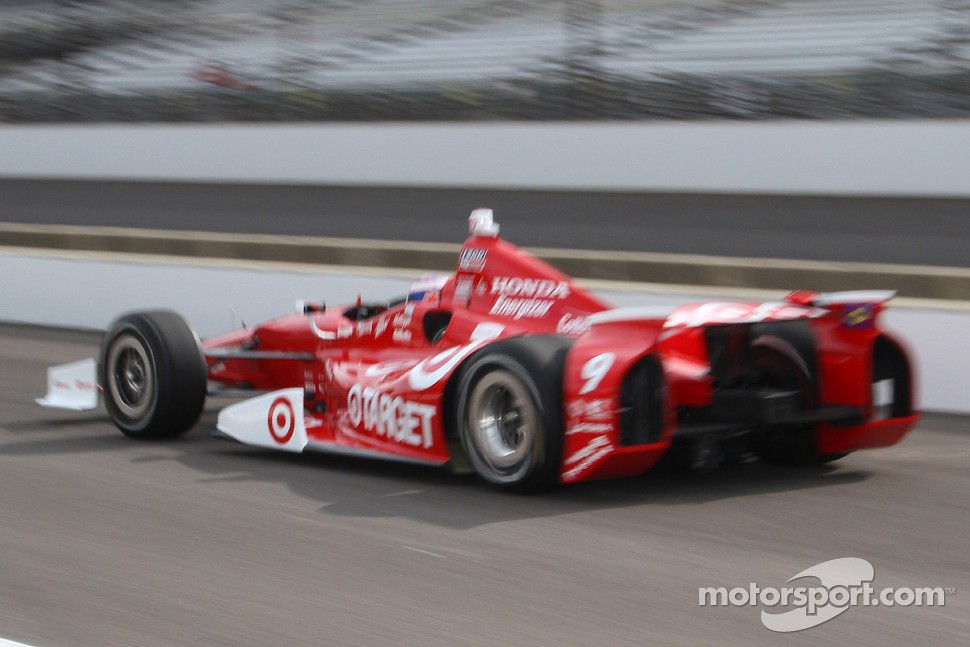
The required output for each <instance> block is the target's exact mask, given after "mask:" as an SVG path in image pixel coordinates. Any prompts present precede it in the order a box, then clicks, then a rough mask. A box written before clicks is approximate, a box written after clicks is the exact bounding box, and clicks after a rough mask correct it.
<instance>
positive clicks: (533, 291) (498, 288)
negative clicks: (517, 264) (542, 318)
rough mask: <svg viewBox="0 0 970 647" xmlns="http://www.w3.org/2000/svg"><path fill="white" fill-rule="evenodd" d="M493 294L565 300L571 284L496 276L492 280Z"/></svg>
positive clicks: (549, 280)
mask: <svg viewBox="0 0 970 647" xmlns="http://www.w3.org/2000/svg"><path fill="white" fill-rule="evenodd" d="M492 294H501V295H502V296H509V297H535V298H538V299H565V298H566V297H568V296H569V282H568V281H553V280H551V279H524V278H520V277H512V278H510V277H507V276H496V277H495V278H493V279H492Z"/></svg>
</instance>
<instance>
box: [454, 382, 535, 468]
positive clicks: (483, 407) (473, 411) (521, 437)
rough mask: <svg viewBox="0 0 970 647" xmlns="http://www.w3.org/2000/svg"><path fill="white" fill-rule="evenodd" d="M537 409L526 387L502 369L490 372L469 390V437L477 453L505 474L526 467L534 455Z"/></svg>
mask: <svg viewBox="0 0 970 647" xmlns="http://www.w3.org/2000/svg"><path fill="white" fill-rule="evenodd" d="M538 421H539V415H538V411H537V410H536V406H535V404H534V402H533V399H532V396H531V394H530V393H529V391H528V389H526V387H525V386H524V385H523V384H522V383H521V382H520V381H519V380H517V379H515V378H514V377H513V376H511V375H509V374H508V373H506V372H504V371H499V370H496V371H492V372H491V373H488V374H487V375H485V376H484V377H482V378H481V379H480V380H479V381H478V383H477V384H476V385H475V387H474V389H472V393H471V396H470V402H469V407H468V429H469V432H470V433H469V436H470V438H471V440H472V443H473V444H474V447H475V450H476V453H477V454H478V455H479V456H480V457H481V458H482V460H484V461H485V463H487V464H488V466H489V467H490V468H492V470H494V471H495V472H496V473H498V474H500V475H503V476H506V475H510V474H514V473H516V472H517V471H519V470H520V469H521V468H522V467H523V466H528V464H529V463H530V461H531V460H532V457H533V456H534V449H535V444H536V439H537V436H538V434H537V432H536V425H537V424H538Z"/></svg>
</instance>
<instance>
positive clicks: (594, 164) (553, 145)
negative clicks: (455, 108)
mask: <svg viewBox="0 0 970 647" xmlns="http://www.w3.org/2000/svg"><path fill="white" fill-rule="evenodd" d="M967 168H970V120H935V121H853V122H813V121H772V122H644V123H639V122H592V123H516V122H512V123H509V122H499V123H442V124H420V123H418V124H414V123H410V124H400V123H383V124H275V125H243V124H218V125H212V124H189V125H186V124H177V125H158V124H154V125H84V126H76V125H70V126H61V125H54V126H51V125H39V126H20V125H16V126H14V125H0V177H11V178H57V179H122V180H124V179H132V180H134V179H137V180H159V181H167V180H171V181H176V180H177V181H205V182H245V183H284V184H286V183H297V184H300V183H309V184H340V185H367V186H393V185H411V186H427V187H496V188H531V189H570V190H602V191H644V192H650V191H677V192H713V193H760V194H801V195H858V196H935V197H944V196H946V197H968V196H970V182H967V181H966V169H967Z"/></svg>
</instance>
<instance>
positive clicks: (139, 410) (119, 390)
mask: <svg viewBox="0 0 970 647" xmlns="http://www.w3.org/2000/svg"><path fill="white" fill-rule="evenodd" d="M107 369H108V370H107V375H108V391H109V393H110V395H111V400H112V402H114V404H115V405H116V406H117V407H118V409H119V410H120V411H121V413H122V414H124V416H125V417H127V418H131V419H139V418H141V417H142V416H144V415H145V413H146V412H147V411H148V409H149V407H150V406H151V404H152V400H153V399H154V397H155V375H154V371H153V369H152V362H151V359H150V357H149V354H148V350H147V349H146V348H145V345H144V344H143V343H142V342H141V341H140V340H139V339H137V338H136V337H134V336H132V335H122V336H119V337H118V338H117V339H115V341H114V343H113V344H112V345H111V349H110V350H109V351H108V361H107Z"/></svg>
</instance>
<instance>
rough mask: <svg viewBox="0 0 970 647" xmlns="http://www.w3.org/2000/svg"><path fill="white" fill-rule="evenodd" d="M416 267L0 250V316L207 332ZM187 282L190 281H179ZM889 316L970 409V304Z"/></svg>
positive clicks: (339, 297)
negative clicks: (169, 320)
mask: <svg viewBox="0 0 970 647" xmlns="http://www.w3.org/2000/svg"><path fill="white" fill-rule="evenodd" d="M419 274H420V272H417V271H415V272H403V271H396V272H395V271H391V270H372V271H369V272H367V271H365V270H363V269H361V268H343V269H341V268H332V269H327V268H320V267H311V266H306V267H303V266H285V267H284V266H272V265H270V264H259V263H252V262H246V263H245V265H242V264H233V263H230V262H216V261H207V260H204V259H193V260H191V261H187V260H185V259H182V260H175V259H171V258H170V259H167V260H165V259H151V258H147V257H124V258H120V257H117V256H115V257H113V259H112V260H105V258H104V256H103V255H98V254H94V253H90V254H84V253H67V252H23V251H16V250H6V251H4V250H0V276H4V277H17V278H16V280H11V281H5V282H4V283H3V284H2V287H0V321H8V322H22V323H31V324H40V325H52V326H68V327H86V328H97V329H105V328H107V326H108V325H109V324H110V322H111V321H112V320H113V319H114V318H115V317H116V316H118V315H119V314H121V313H123V312H127V311H129V310H137V309H143V308H172V309H174V310H176V311H178V312H180V313H182V315H183V316H184V317H185V318H186V319H187V320H188V321H189V322H190V323H191V324H192V325H193V327H195V329H196V330H197V331H198V332H199V334H200V335H201V336H203V337H207V336H212V335H215V334H218V333H221V332H226V331H228V330H232V329H234V328H236V327H238V326H239V320H240V319H242V320H243V321H245V322H246V323H247V324H253V323H258V322H260V321H264V320H266V319H270V318H272V317H276V316H280V315H283V314H287V313H289V312H292V311H293V308H294V305H295V302H296V300H297V299H304V298H307V299H312V300H316V301H324V302H326V303H329V304H332V305H336V304H344V303H352V302H353V301H354V300H356V298H357V295H358V294H361V295H363V297H364V298H365V299H374V300H381V299H387V298H392V297H395V296H399V295H401V294H403V293H405V292H406V290H407V288H408V286H410V284H411V282H412V280H413V279H414V278H415V277H416V276H417V275H419ZM187 285H191V286H192V289H191V290H186V289H185V286H187ZM628 285H629V286H630V287H628V288H627V289H622V290H621V289H619V288H610V289H603V290H597V291H598V292H599V293H600V294H601V295H602V296H603V297H604V298H605V299H607V300H608V301H609V302H610V303H612V304H614V305H616V306H619V307H622V306H635V305H678V304H682V303H692V302H697V301H703V300H710V299H716V300H724V299H729V298H738V297H743V298H745V297H746V298H766V299H767V298H779V297H780V296H781V293H777V294H773V295H768V294H758V295H731V294H728V293H727V291H725V290H721V291H717V292H716V293H714V294H709V295H705V294H703V293H699V290H700V289H698V293H696V294H692V295H686V294H672V293H669V292H660V291H658V290H654V289H645V288H644V287H642V286H641V287H636V286H635V284H628ZM709 289H712V290H713V288H709ZM199 295H204V296H203V297H200V296H199ZM886 324H887V326H888V327H889V328H890V329H892V330H894V331H896V332H898V333H899V334H900V335H902V336H903V337H904V338H905V339H906V340H907V341H908V342H909V345H910V348H911V349H912V350H913V352H914V354H915V356H916V359H917V363H918V377H919V400H920V403H921V406H922V407H923V408H925V409H927V410H936V411H952V412H960V413H970V397H968V396H967V384H970V362H967V360H966V357H967V355H966V352H965V351H964V350H963V349H964V348H965V340H966V339H967V338H968V337H970V310H968V309H962V310H947V311H944V310H933V309H931V308H928V307H918V308H913V307H890V309H889V310H888V311H887V313H886ZM78 359H84V358H82V357H65V358H64V362H69V361H73V360H78ZM41 395H42V394H38V397H40V396H41Z"/></svg>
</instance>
